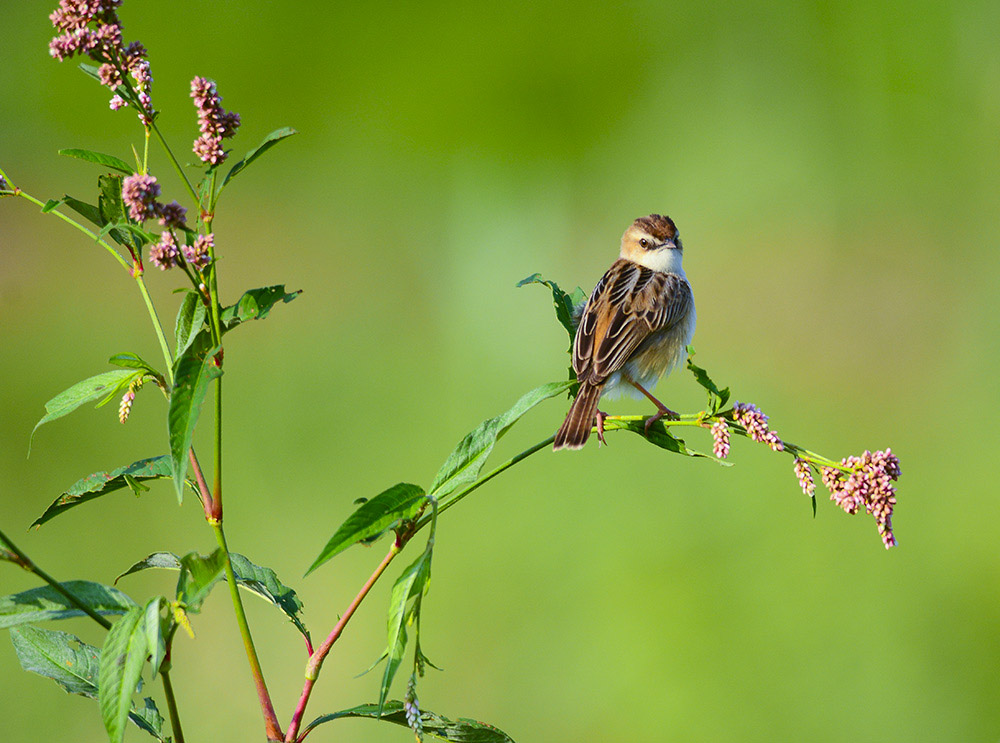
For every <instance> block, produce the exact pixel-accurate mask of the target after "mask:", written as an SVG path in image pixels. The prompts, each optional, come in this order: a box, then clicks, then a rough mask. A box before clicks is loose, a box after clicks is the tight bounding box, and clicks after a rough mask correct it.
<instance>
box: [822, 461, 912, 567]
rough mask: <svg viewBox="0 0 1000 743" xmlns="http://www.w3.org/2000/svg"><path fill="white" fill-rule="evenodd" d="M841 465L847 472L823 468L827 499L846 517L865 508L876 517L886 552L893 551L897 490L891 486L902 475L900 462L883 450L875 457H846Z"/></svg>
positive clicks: (834, 468)
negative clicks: (846, 514) (827, 491)
mask: <svg viewBox="0 0 1000 743" xmlns="http://www.w3.org/2000/svg"><path fill="white" fill-rule="evenodd" d="M841 464H842V465H843V466H845V467H849V468H850V471H849V472H844V471H842V470H840V469H837V468H836V467H824V468H823V484H824V485H826V487H827V489H828V490H829V491H830V499H831V500H832V501H834V502H835V503H836V504H837V505H838V506H840V507H841V508H843V509H844V510H845V511H847V513H857V512H858V511H860V510H861V509H862V508H864V510H865V511H866V512H867V513H869V514H871V515H872V516H874V517H875V523H876V524H877V525H878V532H879V534H880V535H881V536H882V542H883V543H884V544H885V546H886V549H888V548H889V547H894V546H895V545H896V537H895V536H894V535H893V533H892V509H893V507H894V506H895V505H896V488H895V486H894V485H893V482H895V481H896V480H898V479H899V476H900V474H901V472H900V469H899V459H898V458H897V457H896V455H895V454H893V453H892V449H886V450H885V451H876V452H874V453H873V452H870V451H866V452H865V453H864V454H862V455H861V456H860V457H846V458H844V459H843V460H841Z"/></svg>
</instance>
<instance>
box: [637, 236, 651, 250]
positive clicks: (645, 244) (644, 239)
mask: <svg viewBox="0 0 1000 743" xmlns="http://www.w3.org/2000/svg"><path fill="white" fill-rule="evenodd" d="M639 244H640V245H641V246H642V247H644V248H648V247H649V240H647V239H646V238H642V239H641V240H640V241H639Z"/></svg>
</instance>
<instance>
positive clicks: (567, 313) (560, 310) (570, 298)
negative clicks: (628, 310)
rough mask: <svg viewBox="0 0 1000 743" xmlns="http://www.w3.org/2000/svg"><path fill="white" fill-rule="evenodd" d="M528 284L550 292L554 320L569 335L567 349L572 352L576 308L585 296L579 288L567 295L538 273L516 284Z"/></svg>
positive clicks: (585, 298)
mask: <svg viewBox="0 0 1000 743" xmlns="http://www.w3.org/2000/svg"><path fill="white" fill-rule="evenodd" d="M528 284H541V285H542V286H547V287H548V288H549V290H550V291H551V292H552V303H553V304H554V305H555V309H556V319H557V320H559V324H560V325H562V326H563V327H564V328H565V329H566V332H567V333H569V347H570V350H572V349H573V338H574V337H575V336H576V325H577V308H579V307H582V305H583V304H584V303H585V302H586V301H587V294H586V293H585V292H584V291H583V289H581V288H580V287H577V288H576V289H574V290H573V291H572V293H570V294H567V293H566V292H564V291H563V290H562V289H560V288H559V285H558V284H557V283H556V282H554V281H549V280H548V279H543V278H542V275H541V274H540V273H534V274H532V275H531V276H529V277H527V278H526V279H521V280H520V281H518V282H517V285H518V286H519V287H521V286H527V285H528Z"/></svg>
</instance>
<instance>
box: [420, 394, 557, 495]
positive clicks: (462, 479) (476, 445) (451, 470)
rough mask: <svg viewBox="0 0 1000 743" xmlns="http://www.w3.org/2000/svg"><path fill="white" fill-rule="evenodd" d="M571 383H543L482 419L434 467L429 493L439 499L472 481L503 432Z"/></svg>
mask: <svg viewBox="0 0 1000 743" xmlns="http://www.w3.org/2000/svg"><path fill="white" fill-rule="evenodd" d="M571 385H572V382H570V381H565V382H550V383H549V384H543V385H542V386H541V387H536V388H535V389H533V390H531V392H529V393H527V394H526V395H524V396H523V397H522V398H521V399H520V400H518V401H517V402H516V403H514V406H513V407H512V408H511V409H510V410H508V411H507V412H506V413H502V414H500V415H498V416H496V417H495V418H490V419H488V420H485V421H483V422H482V423H481V424H480V425H479V427H478V428H476V429H475V430H474V431H472V432H471V433H469V434H468V435H466V437H465V438H464V439H462V440H461V441H460V442H459V443H458V446H456V447H455V450H454V451H453V452H452V453H451V456H449V457H448V459H447V461H446V462H445V463H444V464H443V465H442V466H441V469H440V470H438V473H437V476H436V477H435V478H434V482H433V483H432V484H431V487H430V490H429V492H430V494H431V495H432V496H434V497H436V498H438V499H439V500H440V499H441V498H444V497H445V496H447V495H448V494H449V493H451V492H453V491H454V490H456V489H457V488H460V487H461V486H462V485H465V484H467V483H470V482H473V481H474V480H475V479H476V478H477V477H479V473H480V471H481V470H482V469H483V465H485V464H486V459H487V458H488V457H489V455H490V452H492V451H493V447H494V445H495V444H496V442H497V440H498V439H499V438H500V437H501V436H503V435H504V434H505V433H507V430H508V429H509V428H510V427H511V426H512V425H514V424H515V423H516V422H517V421H518V420H519V419H520V417H521V416H522V415H524V414H525V413H527V412H528V411H529V410H531V409H532V408H533V407H535V406H536V405H537V404H538V403H540V402H542V401H543V400H547V399H549V398H550V397H555V396H556V395H559V394H561V393H563V392H565V391H566V390H568V389H569V388H570V386H571Z"/></svg>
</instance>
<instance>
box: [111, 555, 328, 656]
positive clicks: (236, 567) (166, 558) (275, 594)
mask: <svg viewBox="0 0 1000 743" xmlns="http://www.w3.org/2000/svg"><path fill="white" fill-rule="evenodd" d="M229 559H230V560H231V561H232V563H233V574H234V575H235V576H236V583H237V585H239V586H240V587H241V588H244V589H246V590H248V591H250V592H251V593H253V594H255V595H257V596H260V597H261V598H262V599H264V600H265V601H268V602H270V603H272V604H274V605H275V606H276V607H278V609H280V610H281V611H282V612H283V613H284V614H285V616H286V617H288V619H289V620H291V622H292V624H293V625H295V628H296V629H297V630H298V631H299V632H301V633H302V635H303V636H304V637H306V638H309V630H307V629H306V626H305V624H304V623H303V622H302V618H301V616H300V615H301V613H302V601H301V600H300V599H299V597H298V595H296V593H295V591H294V590H293V589H291V588H289V587H288V586H286V585H285V584H284V583H282V582H281V581H280V580H278V576H277V574H276V573H275V572H274V571H273V570H271V569H270V568H265V567H261V566H260V565H255V564H254V563H252V562H251V561H250V560H248V559H247V558H246V557H244V556H243V555H241V554H238V553H236V552H230V553H229ZM148 568H166V569H168V570H179V569H180V568H181V560H180V558H179V557H177V555H175V554H173V553H171V552H154V553H153V554H151V555H150V556H149V557H147V558H145V559H143V560H140V561H139V562H137V563H136V564H135V565H133V566H132V567H130V568H129V569H128V570H126V571H125V572H124V573H122V574H121V575H119V576H118V577H117V578H115V583H117V582H118V581H119V580H121V579H122V578H124V577H125V576H126V575H131V574H132V573H138V572H139V571H141V570H147V569H148ZM222 579H223V580H225V579H226V576H225V573H223V575H222Z"/></svg>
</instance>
